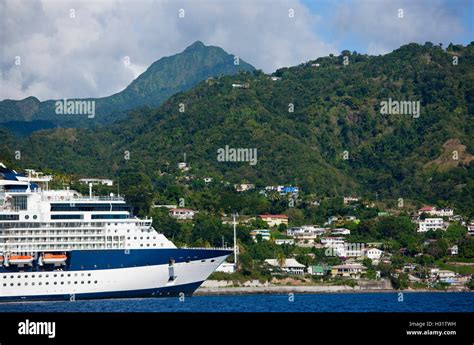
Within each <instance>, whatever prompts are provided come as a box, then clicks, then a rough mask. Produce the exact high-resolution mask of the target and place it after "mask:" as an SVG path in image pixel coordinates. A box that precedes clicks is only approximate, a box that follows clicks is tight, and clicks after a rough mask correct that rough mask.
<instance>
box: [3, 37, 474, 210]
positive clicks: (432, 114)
mask: <svg viewBox="0 0 474 345" xmlns="http://www.w3.org/2000/svg"><path fill="white" fill-rule="evenodd" d="M453 57H456V58H454V59H453ZM453 62H454V63H453ZM274 76H275V77H280V78H281V80H272V79H270V78H269V76H267V75H265V74H263V73H262V72H260V71H254V72H245V73H240V74H237V75H234V76H223V77H220V78H215V79H213V80H208V81H203V82H201V83H199V84H198V85H196V86H195V87H193V88H192V89H190V90H188V91H186V92H181V93H178V94H176V95H174V96H172V97H171V98H170V99H169V100H167V101H166V102H165V103H164V104H162V105H161V106H160V107H158V108H146V109H145V108H141V109H136V110H134V111H132V112H131V113H130V114H129V115H128V117H127V118H126V119H124V120H120V121H118V122H115V123H113V124H111V125H109V126H107V127H103V128H97V129H78V128H76V129H56V130H47V131H41V132H37V133H34V134H33V135H31V136H30V137H28V138H25V139H23V140H17V139H15V138H12V137H8V140H3V146H5V145H8V146H9V148H8V150H7V149H5V148H2V152H1V153H2V155H6V156H7V157H0V158H3V159H5V158H7V159H9V160H10V161H13V155H14V151H15V150H19V151H21V153H22V159H21V160H20V161H15V163H16V164H17V165H21V166H23V167H37V168H40V169H44V167H49V168H53V169H55V170H59V171H63V172H69V173H77V174H86V175H90V176H96V175H97V176H111V177H113V176H114V175H120V176H121V178H120V181H121V184H123V185H124V188H126V187H125V186H126V185H127V184H128V186H129V187H130V188H132V187H133V188H139V186H141V185H143V186H146V188H152V185H153V183H156V182H155V181H156V180H157V179H158V178H159V176H160V173H163V172H171V173H176V174H179V173H178V171H177V163H178V162H180V161H182V160H183V156H184V154H186V161H187V162H189V163H190V165H191V168H192V169H191V171H190V173H192V174H195V175H197V176H205V175H211V176H214V177H216V178H223V179H224V180H226V181H230V182H231V183H232V182H239V181H249V182H252V183H257V184H293V185H298V186H300V187H301V188H302V189H303V191H304V192H307V193H316V194H318V195H336V194H338V195H341V194H343V193H344V194H347V193H350V194H359V195H370V196H371V197H374V195H375V193H377V194H376V195H377V197H380V198H389V199H399V198H404V199H405V198H407V199H416V200H420V201H423V202H436V203H441V204H443V203H447V204H450V205H452V206H455V207H457V208H459V209H460V210H463V211H466V212H471V214H472V212H473V210H474V168H473V166H472V164H470V162H471V160H472V159H473V158H474V156H473V154H474V141H473V136H472V133H473V129H474V128H473V127H474V121H473V120H474V119H473V113H474V44H473V43H471V44H470V45H468V46H467V47H463V46H453V45H450V46H449V47H448V49H446V50H443V49H442V48H441V47H439V46H434V45H432V44H431V43H426V44H425V45H418V44H409V45H406V46H402V47H401V48H399V49H397V50H395V51H393V52H392V53H390V54H387V55H384V56H367V55H361V54H357V53H356V52H352V53H351V52H349V51H343V52H342V54H341V55H340V56H328V57H323V58H318V59H317V60H315V61H310V62H308V63H304V64H301V65H299V66H295V67H290V68H283V69H280V70H278V71H276V72H275V73H274ZM233 84H241V85H242V86H245V87H234V86H235V85H234V86H233ZM246 84H247V85H246ZM247 86H248V87H247ZM390 99H391V100H392V101H413V102H418V101H419V102H420V112H419V116H416V115H413V114H394V113H393V111H392V113H391V114H390V113H389V114H385V113H383V111H382V112H381V109H382V107H383V105H382V104H383V103H382V102H389V101H390ZM180 104H184V111H183V112H180ZM181 110H183V109H181ZM292 110H293V111H292ZM392 110H393V109H392ZM412 110H413V109H412ZM0 135H2V137H6V134H5V133H4V134H0ZM7 143H9V144H7ZM226 145H228V146H229V147H231V148H255V149H257V152H258V163H257V164H256V165H250V164H249V163H248V162H221V161H219V160H218V159H217V152H218V150H219V149H220V148H224V147H225V146H226ZM128 158H129V159H128ZM136 190H138V189H136Z"/></svg>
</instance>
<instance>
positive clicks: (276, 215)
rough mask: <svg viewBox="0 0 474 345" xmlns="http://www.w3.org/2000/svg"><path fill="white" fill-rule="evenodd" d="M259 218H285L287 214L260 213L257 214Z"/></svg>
mask: <svg viewBox="0 0 474 345" xmlns="http://www.w3.org/2000/svg"><path fill="white" fill-rule="evenodd" d="M259 217H260V218H283V219H287V218H288V216H287V215H286V214H261V215H259Z"/></svg>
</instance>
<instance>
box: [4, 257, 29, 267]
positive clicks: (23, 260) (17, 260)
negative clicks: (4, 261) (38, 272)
mask: <svg viewBox="0 0 474 345" xmlns="http://www.w3.org/2000/svg"><path fill="white" fill-rule="evenodd" d="M32 261H33V257H32V256H31V255H10V257H9V258H8V262H9V263H10V264H12V265H29V264H31V262H32Z"/></svg>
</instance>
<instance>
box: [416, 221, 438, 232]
mask: <svg viewBox="0 0 474 345" xmlns="http://www.w3.org/2000/svg"><path fill="white" fill-rule="evenodd" d="M437 229H442V230H445V226H444V221H443V218H426V219H425V220H420V222H419V223H418V232H427V231H430V230H437Z"/></svg>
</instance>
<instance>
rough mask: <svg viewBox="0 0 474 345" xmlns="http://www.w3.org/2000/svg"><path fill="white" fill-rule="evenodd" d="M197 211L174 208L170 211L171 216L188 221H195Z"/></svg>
mask: <svg viewBox="0 0 474 345" xmlns="http://www.w3.org/2000/svg"><path fill="white" fill-rule="evenodd" d="M195 214H196V211H194V210H191V209H189V208H172V209H171V210H170V211H169V215H170V216H171V217H173V218H176V219H178V220H188V219H193V218H194V215H195Z"/></svg>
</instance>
